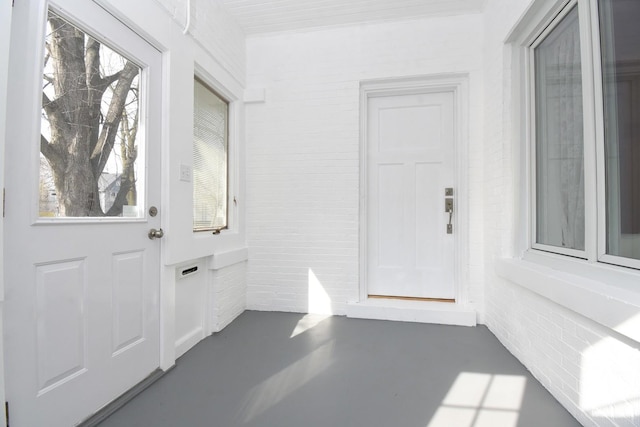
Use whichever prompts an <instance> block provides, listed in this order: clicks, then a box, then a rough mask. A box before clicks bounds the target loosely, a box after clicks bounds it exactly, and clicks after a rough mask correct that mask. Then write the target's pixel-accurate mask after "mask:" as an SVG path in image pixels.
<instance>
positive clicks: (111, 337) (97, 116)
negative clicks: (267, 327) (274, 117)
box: [4, 0, 162, 427]
mask: <svg viewBox="0 0 640 427" xmlns="http://www.w3.org/2000/svg"><path fill="white" fill-rule="evenodd" d="M45 3H47V2H16V4H15V8H14V14H13V19H14V21H13V22H14V27H13V30H14V31H13V36H12V57H11V64H10V67H11V68H10V89H9V104H10V105H11V110H12V111H10V112H9V116H8V117H9V120H8V138H7V147H6V152H7V162H6V163H7V166H6V193H7V202H6V217H5V224H6V227H5V231H6V233H5V239H4V243H5V256H6V263H5V283H6V303H5V332H4V333H5V355H6V369H5V373H6V391H7V400H8V401H9V405H10V416H11V425H12V426H14V427H30V426H48V427H55V426H61V427H62V426H64V427H68V426H72V425H76V424H77V423H78V422H80V421H82V420H83V419H85V418H87V417H88V416H90V415H92V414H93V413H95V412H96V411H97V410H99V409H100V408H101V407H102V406H104V405H106V404H108V403H109V402H110V401H112V400H113V399H115V398H117V397H118V396H119V395H121V394H122V393H124V392H125V391H127V390H128V389H129V388H131V387H132V386H134V385H135V384H137V383H138V382H140V381H141V380H143V379H144V378H145V377H147V376H148V375H149V374H150V373H151V372H153V371H154V370H155V369H157V368H158V366H159V355H160V344H159V282H160V277H159V274H160V240H159V237H162V232H161V229H160V213H159V212H157V213H156V212H154V209H152V206H156V207H158V208H159V207H160V146H159V145H160V131H159V129H160V126H159V120H160V119H159V116H160V104H161V93H160V90H161V54H160V53H159V52H158V51H157V50H155V49H154V48H152V47H151V46H150V45H149V44H147V43H146V42H145V41H144V40H142V39H141V38H140V37H138V36H137V35H136V34H134V33H133V32H132V31H131V30H130V29H128V28H127V27H125V26H124V25H123V24H122V23H121V22H120V21H118V20H116V19H115V18H114V17H112V16H111V15H109V14H108V13H107V12H106V11H105V10H103V9H102V8H100V7H99V6H97V5H96V4H95V3H94V2H91V1H85V0H60V1H56V2H51V4H50V7H49V9H47V5H46V4H45ZM21 52H22V53H21ZM151 212H152V213H151ZM152 229H155V230H156V232H155V233H154V232H153V230H152ZM150 230H151V231H150ZM150 234H151V237H154V238H153V239H151V238H150V237H149V235H150Z"/></svg>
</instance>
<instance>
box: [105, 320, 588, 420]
mask: <svg viewBox="0 0 640 427" xmlns="http://www.w3.org/2000/svg"><path fill="white" fill-rule="evenodd" d="M578 425H579V423H578V422H577V421H576V420H575V419H574V418H573V417H572V416H571V415H570V414H569V413H568V412H567V411H566V410H565V409H564V408H563V407H562V406H561V405H560V404H559V403H558V402H557V401H556V400H554V399H553V397H552V396H551V395H550V394H549V393H548V392H547V391H546V390H545V389H544V388H543V387H542V386H541V385H540V383H538V381H536V380H535V379H534V378H533V377H532V376H531V374H530V373H529V372H528V371H527V370H526V368H525V367H524V366H522V365H521V364H520V363H519V362H518V361H517V360H516V359H515V358H514V357H513V356H512V355H511V354H510V353H509V352H508V351H507V350H506V349H505V348H504V347H503V346H502V345H501V344H500V343H499V342H498V340H497V339H496V338H495V337H494V336H493V335H492V334H491V332H489V330H488V329H487V328H486V327H484V326H478V327H476V328H467V327H457V326H441V325H425V324H417V323H401V322H387V321H377V320H360V319H347V318H344V317H329V318H322V317H317V316H304V315H301V314H292V313H261V312H251V311H248V312H245V313H243V314H242V315H241V316H240V317H239V318H238V319H236V320H235V321H234V322H233V323H232V324H231V325H229V326H228V327H227V328H226V329H225V330H223V331H222V332H220V333H218V334H214V335H213V336H211V337H209V338H207V339H205V340H204V341H202V342H201V343H199V344H198V345H197V346H196V347H194V348H193V349H192V350H191V351H189V352H187V353H186V354H185V355H184V356H183V357H181V358H180V359H179V360H178V362H177V364H176V367H175V368H174V369H173V370H171V371H170V372H169V373H167V375H165V376H164V377H163V378H162V379H160V380H159V381H158V382H156V383H155V384H153V385H152V386H151V387H150V388H149V389H147V390H145V391H144V392H143V393H141V394H140V395H138V396H137V397H136V398H135V399H133V400H132V401H131V402H129V403H128V404H127V405H126V406H124V407H123V408H121V409H120V410H119V411H118V412H116V413H115V414H113V415H112V416H111V417H110V418H108V419H107V420H105V421H104V422H103V423H102V424H100V427H116V426H118V427H124V426H127V427H136V426H144V427H151V426H153V427H165V426H171V427H176V426H184V427H205V426H206V427H218V426H219V427H235V426H243V427H246V426H259V427H315V426H322V427H327V426H329V427H340V426H353V427H356V426H368V427H405V426H406V427H514V426H518V427H526V426H531V427H540V426H553V427H561V426H578Z"/></svg>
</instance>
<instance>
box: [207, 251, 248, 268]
mask: <svg viewBox="0 0 640 427" xmlns="http://www.w3.org/2000/svg"><path fill="white" fill-rule="evenodd" d="M248 259H249V249H248V248H238V249H232V250H229V251H220V252H215V253H214V254H213V255H211V256H210V257H209V270H221V269H223V268H225V267H229V266H231V265H234V264H238V263H240V262H244V261H246V260H248Z"/></svg>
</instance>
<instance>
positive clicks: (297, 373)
mask: <svg viewBox="0 0 640 427" xmlns="http://www.w3.org/2000/svg"><path fill="white" fill-rule="evenodd" d="M334 345H335V343H334V341H333V340H331V341H329V342H327V343H325V344H324V345H322V346H320V347H318V348H317V349H315V350H314V351H313V352H312V353H309V354H308V355H307V356H305V357H304V358H302V359H300V360H298V361H296V362H295V363H292V364H290V365H289V366H287V367H285V368H284V369H282V370H281V371H279V372H277V373H275V374H274V375H272V376H271V377H269V378H267V379H266V380H264V381H263V382H262V383H260V384H258V385H257V386H255V387H253V388H252V389H251V391H249V393H248V394H247V398H246V399H245V402H244V404H243V405H242V410H241V415H242V418H243V419H244V422H245V423H247V422H249V421H251V420H253V419H254V418H256V417H257V416H258V415H260V414H262V413H263V412H265V411H267V410H268V409H269V408H272V407H273V406H275V405H277V404H278V403H280V402H281V401H282V400H284V399H285V398H286V397H287V396H289V395H290V394H292V393H294V392H295V391H296V390H298V389H299V388H300V387H302V386H304V385H305V384H307V383H308V382H309V381H311V380H312V379H313V378H315V377H316V376H317V375H319V374H320V373H321V372H323V371H325V370H326V369H327V368H328V367H329V366H330V365H331V363H332V362H333V350H334Z"/></svg>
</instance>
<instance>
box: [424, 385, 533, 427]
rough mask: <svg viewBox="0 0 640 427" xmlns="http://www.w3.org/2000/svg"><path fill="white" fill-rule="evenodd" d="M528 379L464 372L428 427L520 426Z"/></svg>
mask: <svg viewBox="0 0 640 427" xmlns="http://www.w3.org/2000/svg"><path fill="white" fill-rule="evenodd" d="M526 384H527V379H526V378H525V377H523V376H519V375H492V374H480V373H472V372H462V373H460V374H459V375H458V377H457V378H456V380H455V382H454V383H453V385H452V386H451V389H450V390H449V392H448V393H447V395H446V396H445V398H444V400H443V401H442V405H440V407H439V408H438V410H437V411H436V413H435V415H434V416H433V418H432V419H431V421H430V422H429V424H428V425H427V427H450V426H456V427H516V426H517V424H518V416H519V413H520V408H521V406H522V399H523V397H524V389H525V387H526Z"/></svg>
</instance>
